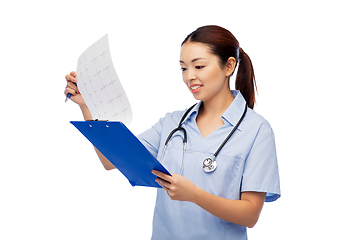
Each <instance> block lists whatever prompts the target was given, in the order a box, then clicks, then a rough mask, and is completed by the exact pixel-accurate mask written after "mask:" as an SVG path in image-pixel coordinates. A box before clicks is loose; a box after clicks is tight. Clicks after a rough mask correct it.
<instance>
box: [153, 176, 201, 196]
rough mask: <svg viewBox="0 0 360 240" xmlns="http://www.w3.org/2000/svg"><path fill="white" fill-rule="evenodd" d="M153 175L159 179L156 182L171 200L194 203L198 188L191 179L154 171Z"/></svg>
mask: <svg viewBox="0 0 360 240" xmlns="http://www.w3.org/2000/svg"><path fill="white" fill-rule="evenodd" d="M152 173H153V174H154V175H156V176H157V177H158V178H157V179H156V180H155V181H156V182H157V183H158V184H159V185H160V186H161V187H162V188H163V189H164V190H165V191H166V192H167V194H168V195H169V197H170V198H171V200H178V201H189V202H194V201H195V197H196V192H197V191H198V187H197V186H196V185H195V184H194V183H192V182H191V181H190V180H189V179H187V178H185V177H183V176H181V175H179V174H173V173H172V174H171V175H172V176H169V175H167V174H165V173H162V172H159V171H156V170H153V171H152Z"/></svg>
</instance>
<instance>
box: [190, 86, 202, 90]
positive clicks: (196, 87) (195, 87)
mask: <svg viewBox="0 0 360 240" xmlns="http://www.w3.org/2000/svg"><path fill="white" fill-rule="evenodd" d="M199 87H200V85H196V86H193V87H191V89H192V90H196V89H198V88H199Z"/></svg>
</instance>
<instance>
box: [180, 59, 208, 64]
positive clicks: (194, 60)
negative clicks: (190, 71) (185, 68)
mask: <svg viewBox="0 0 360 240" xmlns="http://www.w3.org/2000/svg"><path fill="white" fill-rule="evenodd" d="M201 59H205V58H194V59H193V60H191V62H196V61H198V60H201ZM180 63H184V61H181V60H180Z"/></svg>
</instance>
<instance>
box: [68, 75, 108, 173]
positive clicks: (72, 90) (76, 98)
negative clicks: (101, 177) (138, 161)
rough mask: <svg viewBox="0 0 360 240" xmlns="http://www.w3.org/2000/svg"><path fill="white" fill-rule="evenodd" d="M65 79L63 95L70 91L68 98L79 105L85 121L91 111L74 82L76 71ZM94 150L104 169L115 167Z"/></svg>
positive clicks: (89, 116)
mask: <svg viewBox="0 0 360 240" xmlns="http://www.w3.org/2000/svg"><path fill="white" fill-rule="evenodd" d="M65 79H66V81H67V85H66V88H65V92H64V93H65V96H66V95H67V94H68V93H71V94H72V96H71V98H70V99H71V100H72V101H73V102H75V103H76V104H78V105H79V107H80V109H81V112H82V114H83V116H84V120H85V121H87V120H92V116H91V112H90V110H89V108H88V107H87V105H86V104H85V101H84V99H83V98H82V96H81V94H80V92H79V89H78V88H77V86H76V85H75V84H74V83H75V82H76V81H77V79H76V72H71V73H70V74H68V75H66V76H65ZM94 148H95V147H94ZM95 151H96V154H97V155H98V157H99V159H100V161H101V163H102V164H103V166H104V168H105V169H106V170H111V169H114V168H115V166H114V165H113V164H112V163H111V162H110V161H109V160H108V159H107V158H106V157H105V156H104V155H103V154H102V153H101V152H100V151H99V150H97V149H96V148H95Z"/></svg>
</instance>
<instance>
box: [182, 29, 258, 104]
mask: <svg viewBox="0 0 360 240" xmlns="http://www.w3.org/2000/svg"><path fill="white" fill-rule="evenodd" d="M186 42H198V43H203V44H205V45H207V47H209V49H210V51H211V53H212V54H215V55H217V56H218V57H219V59H220V63H221V64H222V66H225V64H226V63H227V61H228V59H229V58H230V57H234V58H235V59H236V64H237V63H238V62H240V63H239V67H238V72H237V74H236V80H235V89H236V90H240V92H241V94H242V95H243V96H244V98H245V100H246V102H247V104H248V106H249V107H250V108H251V109H253V108H254V104H255V89H256V90H257V87H256V82H255V75H254V68H253V66H252V62H251V60H250V58H249V56H248V55H247V54H246V53H245V52H244V50H243V49H242V48H241V47H240V46H239V42H238V41H237V40H236V38H235V37H234V35H233V34H232V33H231V32H230V31H228V30H226V29H225V28H222V27H219V26H215V25H208V26H203V27H200V28H198V29H196V30H195V31H194V32H192V33H190V34H189V35H188V36H187V37H186V38H185V40H184V41H183V42H182V44H181V46H182V45H184V44H185V43H186Z"/></svg>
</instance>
